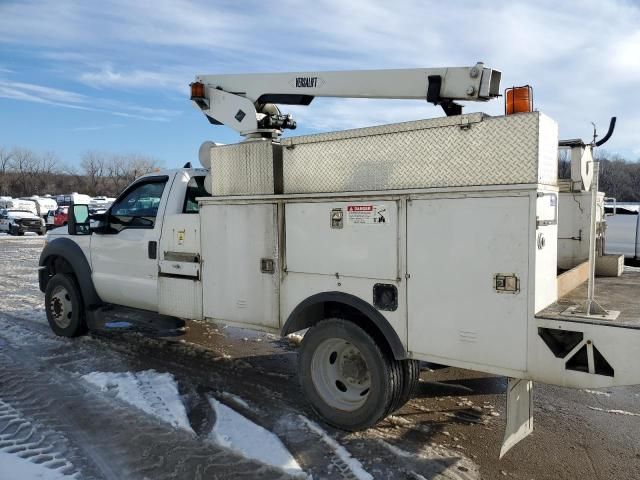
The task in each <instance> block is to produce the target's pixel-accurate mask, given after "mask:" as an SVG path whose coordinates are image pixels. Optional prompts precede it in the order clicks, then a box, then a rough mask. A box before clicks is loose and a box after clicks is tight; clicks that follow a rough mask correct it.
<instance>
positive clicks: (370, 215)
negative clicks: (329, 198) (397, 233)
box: [347, 205, 389, 225]
mask: <svg viewBox="0 0 640 480" xmlns="http://www.w3.org/2000/svg"><path fill="white" fill-rule="evenodd" d="M347 223H349V224H351V225H387V224H388V223H389V212H388V211H387V207H386V206H384V205H347Z"/></svg>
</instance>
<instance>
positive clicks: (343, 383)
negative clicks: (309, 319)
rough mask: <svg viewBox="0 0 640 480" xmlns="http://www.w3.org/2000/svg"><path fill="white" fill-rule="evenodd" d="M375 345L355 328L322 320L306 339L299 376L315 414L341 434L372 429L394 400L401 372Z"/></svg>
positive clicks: (331, 320) (366, 335)
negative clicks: (337, 429) (340, 431)
mask: <svg viewBox="0 0 640 480" xmlns="http://www.w3.org/2000/svg"><path fill="white" fill-rule="evenodd" d="M397 367H398V366H397V365H396V362H394V360H393V359H391V358H389V357H388V356H387V355H386V354H385V353H384V352H383V351H382V350H381V349H380V347H379V346H378V345H377V344H376V342H375V340H374V339H373V338H372V337H371V336H370V335H369V334H368V333H367V332H366V331H365V330H363V329H362V328H360V327H359V326H357V325H356V324H355V323H353V322H350V321H348V320H343V319H339V318H331V319H326V320H322V321H321V322H319V323H318V324H316V325H315V326H313V327H312V328H311V329H310V330H309V331H308V332H307V333H306V335H305V336H304V339H303V341H302V345H301V348H300V356H299V376H300V383H301V385H302V389H303V390H304V392H305V394H306V396H307V398H308V400H309V402H310V403H311V406H312V407H313V409H314V410H315V411H316V413H318V415H320V416H321V417H322V418H323V419H324V420H325V421H326V422H327V423H329V424H331V425H333V426H335V427H338V428H341V429H344V430H361V429H364V428H368V427H371V426H372V425H375V424H376V423H377V422H378V421H380V420H381V419H382V418H383V417H384V416H386V415H387V413H388V411H389V407H390V406H391V405H392V402H393V401H394V400H395V398H397V392H398V388H399V382H400V372H399V368H397Z"/></svg>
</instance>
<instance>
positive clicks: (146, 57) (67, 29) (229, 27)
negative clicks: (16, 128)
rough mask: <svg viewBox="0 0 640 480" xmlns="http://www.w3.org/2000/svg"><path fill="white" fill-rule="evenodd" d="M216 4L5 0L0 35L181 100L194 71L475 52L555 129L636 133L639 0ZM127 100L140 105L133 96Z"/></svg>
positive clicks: (115, 87) (376, 109) (74, 68)
mask: <svg viewBox="0 0 640 480" xmlns="http://www.w3.org/2000/svg"><path fill="white" fill-rule="evenodd" d="M215 3H216V4H215V5H213V4H212V3H211V2H207V1H205V0H182V1H158V0H156V1H151V0H141V1H137V2H131V1H128V0H104V1H102V2H75V1H70V0H59V1H57V2H48V1H45V0H31V1H21V2H16V1H14V2H7V1H5V2H2V4H1V5H0V18H1V19H2V21H0V48H1V46H2V45H3V44H4V45H6V46H8V47H7V48H11V47H12V46H13V47H23V46H25V45H26V46H31V47H36V49H37V50H38V51H39V53H38V55H40V57H41V58H43V61H46V62H48V64H49V66H50V67H51V68H55V72H56V74H57V75H59V76H60V77H64V76H66V78H67V80H70V81H78V82H80V83H83V84H85V85H90V86H92V87H94V88H96V89H103V91H104V92H105V93H104V95H105V96H107V95H111V94H112V92H125V94H126V93H132V94H133V95H135V94H136V92H140V93H141V94H142V93H143V92H148V91H149V90H152V89H154V90H156V91H157V92H164V94H165V95H174V94H176V93H177V92H185V105H186V102H187V100H186V87H187V85H188V83H189V81H191V80H192V79H193V77H194V76H195V75H196V74H200V73H228V72H237V73H241V72H252V71H291V70H316V69H317V70H321V69H357V68H394V67H430V66H448V65H471V64H473V63H475V62H476V61H479V60H480V61H484V62H486V64H487V65H489V66H492V67H494V68H498V69H501V70H503V86H510V85H514V84H515V85H521V84H527V83H528V84H532V85H533V88H534V102H535V105H536V108H539V109H540V110H543V111H545V112H546V113H548V114H550V115H551V116H553V117H554V118H556V119H557V120H558V122H559V124H560V128H561V136H563V137H577V136H582V137H587V136H588V135H589V132H590V121H592V120H595V121H596V122H597V123H598V124H599V125H601V126H602V129H604V128H606V125H607V122H608V118H609V117H610V116H611V115H618V117H619V122H618V131H617V132H616V134H615V135H614V137H613V139H612V140H611V142H610V145H608V148H609V149H611V150H618V151H623V152H629V153H631V152H634V151H635V150H636V149H637V148H638V144H639V143H640V142H639V140H638V137H637V129H636V126H637V125H638V124H640V113H638V112H637V101H636V100H635V99H637V98H638V97H639V96H638V94H637V93H636V88H637V87H636V85H638V83H639V82H640V60H638V52H639V51H640V6H639V5H638V4H637V3H634V2H630V1H626V0H610V1H608V2H602V1H600V0H568V1H565V2H558V1H557V0H553V1H552V0H541V1H538V2H530V1H524V0H521V1H507V0H496V1H493V2H490V3H487V2H469V1H463V2H441V1H436V0H429V1H419V0H414V1H409V0H396V1H393V2H389V1H386V0H379V1H372V0H350V1H344V0H318V1H315V2H307V3H305V4H304V8H302V7H301V5H300V3H299V2H298V1H294V0H281V1H279V2H278V3H277V4H273V5H271V4H269V5H267V4H265V3H264V2H263V1H258V0H253V1H247V2H215ZM33 83H40V84H44V83H47V82H45V81H38V82H33ZM107 92H108V93H107ZM25 93H27V92H25V91H24V89H19V91H18V92H15V91H14V92H13V93H12V94H13V95H19V96H20V95H23V94H25ZM31 93H33V92H31ZM5 94H6V93H5ZM6 95H8V94H6ZM39 95H40V97H43V98H48V99H49V100H50V101H54V100H53V99H51V98H50V97H49V96H45V95H44V94H43V93H42V92H41V93H40V94H39ZM158 98H159V99H160V100H159V101H158V103H161V97H160V96H159V95H158ZM55 101H62V100H55ZM65 102H66V103H72V104H74V105H76V104H77V105H80V104H81V103H79V102H75V103H74V102H68V101H65ZM154 105H157V103H155V102H154ZM502 108H503V107H502V104H501V102H500V101H493V102H491V103H489V104H482V105H470V106H469V107H467V108H466V111H475V110H485V111H487V112H488V113H491V114H500V113H501V111H502ZM283 110H284V111H289V110H295V111H296V114H297V117H298V119H299V124H300V125H301V126H307V127H309V128H312V129H331V128H348V127H355V126H363V125H371V124H375V123H380V122H385V121H396V120H406V119H412V118H419V117H421V116H435V115H440V112H438V111H437V110H435V109H434V108H433V107H430V106H428V105H426V106H425V105H423V104H420V103H419V102H406V103H404V102H372V101H369V102H367V101H344V100H340V101H324V100H323V101H315V102H314V103H313V104H312V105H311V106H310V107H308V108H307V109H300V108H296V109H290V108H288V107H283ZM122 112H123V113H127V114H136V112H135V110H134V109H133V108H128V109H122ZM164 113H165V115H164V118H167V116H170V114H169V115H166V114H167V113H168V112H164ZM137 114H141V115H147V112H137ZM151 115H153V114H151Z"/></svg>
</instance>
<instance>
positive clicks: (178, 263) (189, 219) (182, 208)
mask: <svg viewBox="0 0 640 480" xmlns="http://www.w3.org/2000/svg"><path fill="white" fill-rule="evenodd" d="M204 184H205V175H192V174H190V173H189V172H187V171H183V172H181V173H179V174H178V175H177V176H176V178H175V180H174V181H173V186H172V191H173V195H172V198H171V201H170V202H169V204H168V205H167V208H166V210H165V215H164V219H163V222H162V235H161V237H160V248H159V249H158V258H159V259H160V264H159V274H158V312H159V313H162V314H164V315H171V316H175V317H180V318H188V319H201V318H202V258H201V257H202V256H201V253H200V252H201V251H200V215H199V214H198V213H199V206H198V201H197V200H196V199H197V198H199V197H207V196H209V193H208V192H207V190H206V188H205V186H204ZM183 191H184V192H185V193H184V195H181V192H183Z"/></svg>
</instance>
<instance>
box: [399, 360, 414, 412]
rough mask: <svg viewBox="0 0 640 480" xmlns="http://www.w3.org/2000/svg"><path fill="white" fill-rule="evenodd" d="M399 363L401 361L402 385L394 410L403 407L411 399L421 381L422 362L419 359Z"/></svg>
mask: <svg viewBox="0 0 640 480" xmlns="http://www.w3.org/2000/svg"><path fill="white" fill-rule="evenodd" d="M398 363H400V369H401V371H402V387H401V388H400V394H399V396H398V403H397V404H396V405H395V408H394V409H393V410H392V412H395V411H396V410H399V409H401V408H402V407H403V406H404V404H405V403H407V402H408V401H409V400H410V399H411V397H412V396H413V395H414V394H415V393H416V390H417V389H418V384H419V383H420V362H419V361H418V360H402V361H400V362H398Z"/></svg>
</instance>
